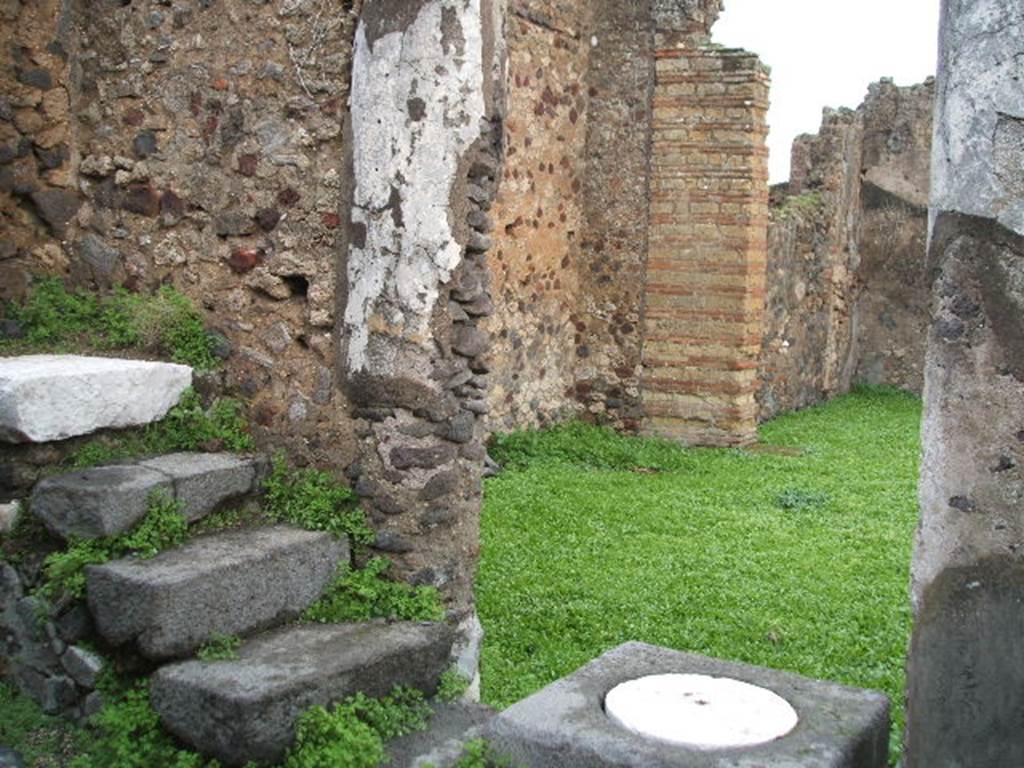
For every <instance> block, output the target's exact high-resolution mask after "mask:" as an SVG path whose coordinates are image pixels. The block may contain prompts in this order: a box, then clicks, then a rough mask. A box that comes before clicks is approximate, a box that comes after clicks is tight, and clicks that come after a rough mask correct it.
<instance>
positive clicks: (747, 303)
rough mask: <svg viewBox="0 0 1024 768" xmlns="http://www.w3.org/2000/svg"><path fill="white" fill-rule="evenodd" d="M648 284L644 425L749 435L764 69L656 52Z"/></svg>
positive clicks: (716, 54)
mask: <svg viewBox="0 0 1024 768" xmlns="http://www.w3.org/2000/svg"><path fill="white" fill-rule="evenodd" d="M656 57H657V66H656V84H655V94H654V121H653V137H652V151H651V227H650V244H649V254H648V262H647V280H646V291H645V304H646V307H645V336H644V379H643V397H644V410H645V424H644V428H645V431H646V432H649V433H653V434H658V435H663V436H665V437H669V438H673V439H677V440H681V441H684V442H687V443H699V444H707V445H736V444H744V443H749V442H751V441H753V440H754V439H755V438H756V435H757V404H756V402H755V400H754V392H755V390H756V389H757V361H758V355H759V354H760V345H761V316H762V313H763V308H764V285H765V263H766V254H767V233H768V229H767V226H768V152H767V148H766V145H765V138H766V136H767V127H766V122H765V118H766V113H767V110H768V72H767V70H766V69H765V67H764V66H763V65H762V64H761V62H760V61H759V60H758V59H757V57H756V56H754V55H752V54H749V53H746V52H743V51H736V50H722V49H714V48H710V47H702V48H697V49H686V48H680V47H674V48H668V47H663V48H661V49H660V50H658V52H657V53H656Z"/></svg>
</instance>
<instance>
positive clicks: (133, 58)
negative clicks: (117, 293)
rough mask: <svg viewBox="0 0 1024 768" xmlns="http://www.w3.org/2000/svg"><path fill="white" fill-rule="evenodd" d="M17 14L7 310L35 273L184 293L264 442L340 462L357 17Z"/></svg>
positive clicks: (118, 7) (294, 5) (206, 11)
mask: <svg viewBox="0 0 1024 768" xmlns="http://www.w3.org/2000/svg"><path fill="white" fill-rule="evenodd" d="M5 9H7V11H8V13H10V14H13V15H12V19H11V20H12V21H14V20H15V19H17V23H11V24H8V23H6V21H5V24H4V31H3V34H4V35H8V36H11V35H15V34H17V35H18V36H19V40H17V41H12V47H13V48H14V50H15V51H16V52H17V55H16V56H14V57H13V59H12V60H8V59H6V58H5V60H4V64H5V69H4V72H5V75H4V76H5V77H11V79H13V80H18V79H20V80H21V81H24V82H21V83H18V84H15V85H11V87H10V89H6V88H5V90H6V92H7V93H9V94H10V96H9V97H8V101H7V102H6V106H5V107H4V110H3V112H4V114H3V115H0V117H3V118H4V122H0V130H2V131H4V132H5V133H4V144H3V146H4V147H5V148H6V147H11V148H12V151H11V154H12V158H13V159H11V158H8V157H7V149H5V150H4V153H5V154H4V155H3V157H2V158H0V159H3V160H11V161H10V162H7V163H6V164H5V165H2V166H0V168H2V170H0V189H2V190H3V191H0V194H4V195H13V200H12V199H11V198H10V197H8V198H7V199H6V200H7V202H6V203H5V204H4V205H3V206H2V211H3V213H2V214H0V215H2V216H3V217H4V221H3V222H2V223H3V225H4V230H5V237H4V246H3V248H4V253H3V254H0V257H2V258H0V273H2V274H0V277H2V279H0V285H2V288H0V291H2V295H3V297H5V298H9V297H13V296H15V295H18V294H21V293H23V290H24V287H25V285H26V284H27V283H28V281H29V280H30V278H31V276H33V275H40V274H56V275H61V276H65V277H68V278H69V279H71V280H73V281H74V282H76V283H80V284H86V285H99V286H111V285H121V284H123V285H126V286H128V287H129V288H130V289H133V290H140V291H147V290H152V289H153V288H155V287H156V286H158V285H161V284H164V283H168V282H169V283H173V284H175V285H176V286H177V287H178V288H180V289H181V290H182V291H183V292H185V293H186V294H188V295H190V296H191V297H192V298H193V299H194V300H195V301H196V303H197V305H198V306H200V307H201V308H202V309H203V310H204V311H205V312H206V314H207V317H208V319H209V324H210V326H211V327H212V328H213V329H214V330H215V331H217V332H218V333H219V334H221V336H222V337H223V339H222V343H221V345H220V347H221V352H222V353H224V354H225V356H227V357H228V360H227V362H226V365H225V370H224V373H223V376H222V379H223V380H222V382H221V384H222V386H223V387H224V388H226V389H228V390H230V391H232V392H234V393H236V394H238V395H240V396H242V397H244V398H245V399H246V400H247V401H248V402H249V403H250V405H251V415H252V417H253V420H254V421H255V423H256V425H257V429H258V431H259V432H260V436H261V438H262V439H263V442H264V443H269V444H272V445H279V446H282V447H285V448H287V449H288V450H289V452H290V453H292V455H293V456H294V457H295V458H296V459H297V460H298V461H300V462H316V463H320V464H325V465H331V466H343V465H344V464H346V463H347V462H348V461H349V460H350V459H351V456H352V442H353V441H352V437H351V424H350V422H349V420H348V419H347V418H346V416H345V410H344V404H343V403H341V402H339V400H340V398H338V397H337V396H336V394H335V382H334V374H333V371H332V368H333V365H334V348H333V344H332V334H333V324H334V315H335V304H336V301H337V298H336V295H335V294H336V291H335V276H336V271H337V267H336V258H337V257H336V254H337V249H338V244H337V229H338V226H339V223H340V219H339V215H338V208H339V205H340V199H341V195H340V188H341V185H342V182H343V168H342V141H341V125H342V121H343V119H344V114H345V106H346V100H347V94H348V81H349V59H350V56H351V38H352V29H353V16H352V13H351V3H348V2H337V1H336V0H296V1H294V2H287V3H280V4H266V5H258V4H251V3H247V2H233V1H231V0H228V1H226V2H219V3H198V4H180V5H174V6H169V5H165V4H162V3H157V2H152V3H150V2H138V3H125V4H103V5H100V4H97V3H95V2H91V0H75V1H74V2H67V3H65V4H64V5H59V4H56V3H43V4H35V3H20V2H14V3H9V4H6V5H5ZM15 9H16V12H15ZM8 113H10V114H8ZM69 114H70V115H72V116H73V117H69ZM19 126H20V127H19ZM15 132H19V133H21V134H23V135H24V138H22V139H19V138H18V137H17V136H15V135H14V133H15ZM19 147H20V148H19ZM8 251H10V252H8ZM346 454H347V455H346Z"/></svg>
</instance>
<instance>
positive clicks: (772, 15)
mask: <svg viewBox="0 0 1024 768" xmlns="http://www.w3.org/2000/svg"><path fill="white" fill-rule="evenodd" d="M938 25H939V0H725V12H724V13H723V14H722V16H721V18H720V19H719V21H718V24H716V25H715V28H714V41H715V42H717V43H722V44H723V45H727V46H729V47H736V48H746V49H747V50H749V51H754V52H755V53H757V54H759V55H760V56H761V59H762V60H763V61H764V62H765V63H766V64H768V65H769V66H770V67H771V68H772V107H771V111H770V112H769V113H768V121H769V123H770V124H771V135H770V136H769V137H768V144H769V149H770V151H771V161H770V162H771V179H772V183H776V182H781V181H786V180H787V179H788V178H789V148H790V146H791V145H792V143H793V138H794V137H795V136H797V135H798V134H801V133H817V131H818V126H819V125H821V110H822V108H823V107H826V106H828V107H856V106H857V105H859V104H860V103H861V101H863V99H864V95H865V94H866V93H867V90H868V84H869V83H873V82H875V81H876V80H878V79H879V78H882V77H892V78H894V79H895V81H896V82H897V83H898V84H899V85H912V84H913V83H919V82H922V81H923V80H924V79H925V78H926V77H928V76H929V75H934V74H935V63H936V60H937V56H938V54H937V41H938Z"/></svg>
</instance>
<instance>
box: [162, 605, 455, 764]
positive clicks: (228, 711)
mask: <svg viewBox="0 0 1024 768" xmlns="http://www.w3.org/2000/svg"><path fill="white" fill-rule="evenodd" d="M452 638H453V632H452V630H451V629H450V628H449V627H448V626H447V625H445V624H432V623H413V622H397V623H390V624H389V623H385V622H369V623H362V624H304V625H298V626H293V627H287V628H284V629H280V630H276V631H274V632H271V633H268V634H266V635H264V636H262V637H258V638H256V639H255V640H252V641H250V642H249V643H247V644H245V645H244V646H242V648H241V649H240V650H239V652H238V659H237V660H234V661H213V662H203V661H186V662H181V663H177V664H172V665H168V666H165V667H163V668H161V669H160V670H158V671H157V673H156V674H155V675H154V676H153V679H152V701H153V706H154V708H155V709H156V711H157V712H158V713H159V715H160V719H161V721H162V722H163V724H164V726H165V727H166V728H167V730H168V731H170V732H171V733H172V734H174V735H175V736H177V737H178V738H179V739H181V740H182V741H184V742H185V743H187V744H189V745H190V746H191V747H193V748H194V749H196V750H198V751H199V752H202V753H203V754H205V755H209V756H211V757H215V758H216V759H218V760H220V761H221V762H223V763H225V764H226V765H231V766H237V765H244V764H245V763H246V762H248V761H250V760H252V761H256V762H259V763H270V764H276V763H278V762H279V761H280V760H281V758H282V757H283V756H284V754H285V751H286V750H287V749H288V747H289V746H290V745H291V743H292V741H293V737H294V729H295V722H296V720H297V719H298V717H299V716H300V715H301V714H302V713H303V712H305V711H306V710H307V709H308V708H309V707H312V706H315V705H320V706H328V705H330V704H334V703H338V702H340V701H342V700H344V699H345V698H347V697H349V696H351V695H353V694H355V693H357V692H363V693H365V694H366V695H368V696H383V695H386V694H387V693H389V692H390V691H391V689H392V688H393V687H394V686H396V685H402V686H409V687H413V688H418V689H419V690H421V691H423V692H424V693H427V694H431V693H433V692H434V690H436V686H437V681H438V678H439V677H440V675H441V673H442V672H443V671H444V669H445V667H446V666H447V664H448V654H449V650H450V648H451V644H452Z"/></svg>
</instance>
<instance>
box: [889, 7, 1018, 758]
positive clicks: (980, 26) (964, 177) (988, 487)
mask: <svg viewBox="0 0 1024 768" xmlns="http://www.w3.org/2000/svg"><path fill="white" fill-rule="evenodd" d="M941 18H942V22H941V24H942V26H941V33H940V54H939V72H938V84H937V89H936V94H937V100H936V112H935V115H936V125H935V133H934V149H933V154H932V191H931V203H930V206H931V210H930V218H931V231H930V237H929V250H928V267H929V270H930V271H931V276H932V277H933V278H934V281H933V282H932V288H933V294H932V295H933V300H934V304H933V309H934V314H933V318H932V322H931V323H930V329H929V335H928V353H927V363H926V367H925V388H924V389H925V413H924V425H923V430H922V437H923V441H924V456H923V460H922V467H921V483H920V491H919V493H920V503H921V521H920V525H919V527H918V535H917V542H916V547H915V551H914V559H913V565H912V570H911V573H912V590H911V592H912V602H913V605H914V610H915V626H914V631H913V636H912V640H911V647H910V658H909V663H908V675H907V677H908V695H907V700H908V708H907V731H906V750H905V763H906V765H907V766H908V768H926V767H927V768H932V766H955V765H993V766H995V765H1022V764H1024V732H1022V731H1021V729H1020V727H1019V723H1020V715H1021V712H1022V711H1024V646H1022V645H1021V642H1020V638H1021V636H1022V633H1024V603H1022V602H1021V589H1022V587H1024V559H1022V557H1024V519H1022V510H1024V474H1022V472H1024V470H1022V466H1024V88H1022V87H1021V81H1020V61H1021V57H1024V16H1022V14H1021V11H1020V4H1019V3H1018V2H1015V1H1014V0H972V2H969V3H968V2H964V1H963V0H946V2H944V3H943V7H942V17H941Z"/></svg>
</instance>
